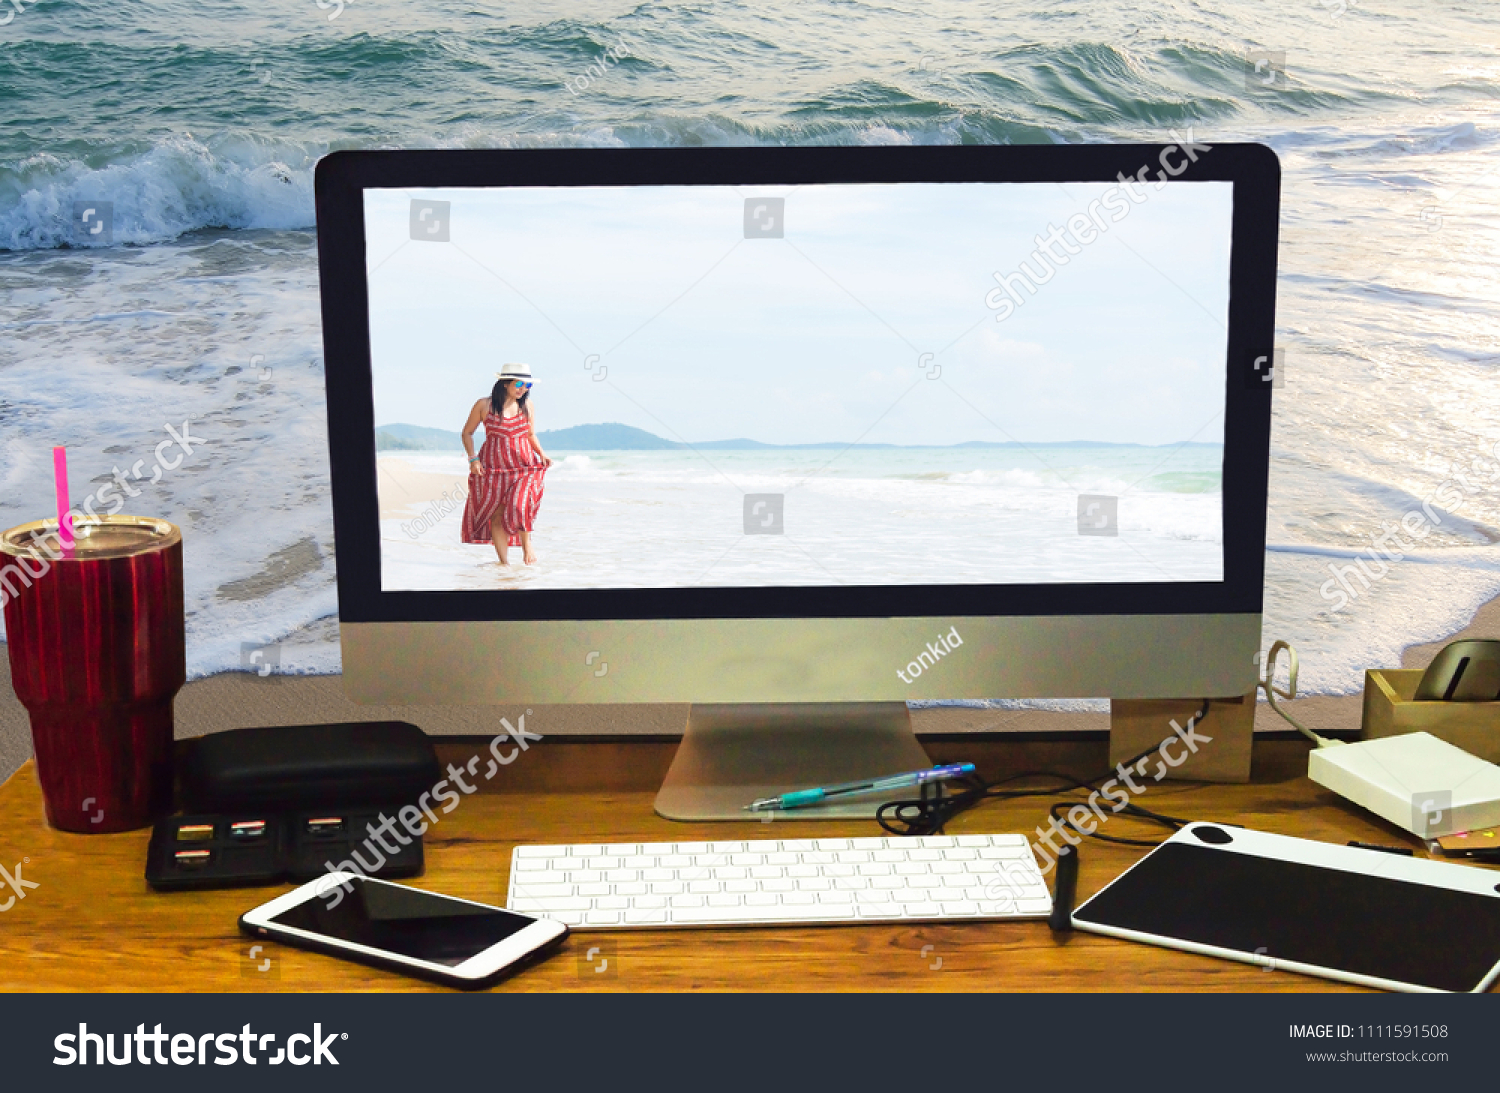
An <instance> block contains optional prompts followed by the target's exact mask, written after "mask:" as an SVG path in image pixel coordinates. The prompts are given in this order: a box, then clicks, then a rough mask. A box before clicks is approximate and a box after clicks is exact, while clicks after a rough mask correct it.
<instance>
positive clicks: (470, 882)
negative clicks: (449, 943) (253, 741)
mask: <svg viewBox="0 0 1500 1093" xmlns="http://www.w3.org/2000/svg"><path fill="white" fill-rule="evenodd" d="M924 743H926V744H927V746H928V750H929V752H931V753H932V755H933V759H934V761H937V762H943V761H951V760H952V758H953V757H954V755H955V754H956V755H957V757H958V758H964V757H972V758H974V759H975V761H977V762H980V769H981V771H983V772H985V773H987V774H989V775H990V776H992V777H993V776H995V775H996V774H998V773H999V772H1001V771H1002V770H1007V769H1008V770H1011V771H1019V770H1025V769H1035V768H1036V767H1038V766H1042V765H1051V766H1063V767H1068V768H1070V769H1078V770H1080V771H1084V770H1088V771H1092V772H1095V773H1097V772H1098V771H1100V770H1102V769H1103V757H1104V752H1105V748H1106V746H1107V745H1106V742H1105V741H1104V740H1103V739H1102V738H1100V739H1088V740H1077V741H1071V742H1069V741H1056V740H1054V741H1044V742H1036V741H1020V740H1012V741H1004V740H1001V741H990V742H976V741H973V740H967V741H959V742H951V741H944V740H942V739H938V740H932V739H928V740H924ZM482 747H483V742H481V741H445V742H443V744H442V745H441V747H440V751H441V754H442V758H443V761H444V762H445V763H446V762H450V761H451V762H461V761H462V759H463V757H464V756H465V755H467V754H471V753H473V752H474V751H476V750H479V749H481V748H482ZM673 747H675V744H674V743H672V742H670V741H660V740H656V741H639V742H621V741H609V742H597V743H590V742H588V741H569V742H567V743H565V744H557V743H553V742H552V741H548V742H547V743H545V744H542V745H534V746H533V748H532V750H531V751H530V752H528V753H527V755H526V756H524V757H523V761H518V762H516V763H515V764H513V766H512V767H511V768H507V772H506V778H505V780H504V781H503V782H501V783H499V784H497V785H495V786H487V787H486V789H487V790H489V791H488V792H480V793H476V794H474V795H473V796H470V797H466V798H464V799H463V801H462V803H461V804H460V805H459V806H458V807H457V808H456V809H455V810H454V811H453V812H452V813H451V814H450V815H447V816H443V817H442V822H441V823H439V824H438V825H437V826H436V827H434V828H433V829H432V830H431V831H430V832H429V833H428V836H427V872H426V874H425V875H424V876H422V877H419V878H416V879H415V880H412V881H409V882H407V883H411V884H413V885H415V886H416V887H419V888H424V889H430V890H432V891H437V892H444V893H448V894H451V895H455V896H461V897H464V898H467V899H473V900H480V901H484V902H489V903H496V904H502V905H503V903H504V901H505V896H506V886H507V884H508V881H509V870H510V857H511V850H512V848H513V847H514V846H515V845H516V844H518V843H567V842H579V843H584V842H610V841H616V842H618V841H634V840H639V841H642V842H645V841H651V842H667V841H682V840H700V839H715V838H718V839H723V838H747V839H749V838H767V837H788V838H806V837H818V836H836V835H871V834H877V833H878V832H877V831H876V830H875V829H874V827H873V825H872V824H870V823H868V822H861V821H818V822H797V823H791V822H777V823H774V824H767V823H761V822H755V821H747V822H745V823H723V824H680V823H673V822H670V821H667V820H663V819H660V818H659V817H657V816H656V815H654V814H653V812H652V811H651V803H652V798H653V795H654V780H655V779H657V778H659V776H660V772H661V771H663V770H664V769H665V764H666V763H667V762H669V761H670V758H671V753H672V749H673ZM960 752H961V754H959V753H960ZM1305 756H1306V746H1305V745H1303V744H1302V743H1300V742H1295V741H1260V742H1258V743H1257V745H1256V771H1255V776H1254V779H1253V780H1252V781H1251V783H1249V784H1248V785H1195V784H1187V783H1181V784H1163V785H1160V786H1157V785H1152V786H1150V787H1149V789H1148V792H1147V794H1145V795H1144V796H1143V797H1142V798H1141V803H1143V804H1146V805H1147V806H1148V807H1152V808H1155V809H1157V810H1159V811H1162V812H1165V813H1167V814H1169V815H1174V816H1180V817H1184V818H1197V819H1213V820H1219V821H1223V822H1228V823H1238V824H1243V825H1245V826H1248V827H1252V828H1256V829H1259V830H1262V831H1271V832H1277V833H1280V834H1286V835H1298V836H1303V837H1307V838H1313V839H1320V840H1326V841H1330V842H1339V843H1342V842H1345V841H1346V840H1349V839H1360V840H1364V841H1370V842H1380V843H1386V844H1405V845H1415V840H1413V839H1412V837H1411V836H1409V835H1407V834H1405V833H1404V832H1401V831H1399V830H1398V829H1396V828H1394V827H1391V826H1389V825H1386V824H1385V823H1384V822H1383V821H1380V820H1377V819H1375V818H1373V817H1370V816H1369V815H1368V814H1365V813H1361V812H1359V811H1358V810H1356V809H1354V808H1353V807H1351V806H1348V805H1346V804H1344V803H1343V802H1341V801H1340V800H1339V799H1338V798H1336V797H1334V796H1333V795H1332V794H1329V793H1327V792H1325V791H1323V790H1321V789H1319V788H1318V787H1317V786H1315V785H1313V784H1312V783H1311V782H1309V781H1308V780H1307V779H1306V777H1304V776H1302V772H1303V771H1305V769H1306V758H1305ZM1057 799H1060V797H1059V796H1058V795H1056V794H1049V795H1046V796H1039V797H1032V798H1023V799H1019V800H1013V801H1003V802H998V801H997V802H989V803H986V804H985V805H984V806H982V807H980V808H978V809H975V810H973V811H971V812H969V813H967V814H965V815H963V816H961V817H960V818H959V819H958V820H956V821H955V822H954V823H953V824H952V825H950V827H949V833H950V834H962V833H965V832H1014V831H1028V832H1029V831H1031V830H1032V829H1033V828H1035V827H1036V826H1037V824H1038V823H1040V822H1041V821H1042V820H1043V818H1044V817H1045V810H1046V806H1047V805H1048V804H1049V803H1050V802H1051V801H1053V800H1057ZM1106 830H1107V831H1109V832H1110V833H1115V834H1135V835H1140V836H1142V837H1145V838H1152V839H1155V838H1158V837H1160V835H1161V832H1160V831H1159V830H1158V829H1155V828H1151V827H1145V826H1142V825H1141V824H1140V823H1138V822H1135V821H1131V820H1127V819H1124V818H1120V817H1114V818H1112V819H1111V820H1110V822H1109V824H1108V826H1107V828H1106ZM149 836H150V832H149V831H135V832H126V833H123V834H116V835H71V834H66V833H63V832H59V831H55V830H52V829H50V828H48V827H47V826H46V824H45V823H44V822H43V819H42V804H41V798H40V792H39V789H38V786H37V782H36V777H35V774H34V771H33V769H32V766H31V764H30V763H28V764H26V765H25V766H24V767H22V768H21V769H20V770H19V771H18V772H17V773H16V774H15V775H14V776H13V777H12V778H10V780H9V781H7V782H6V783H5V784H4V786H3V787H0V864H3V865H4V866H5V867H6V868H7V869H10V868H11V866H12V865H13V864H14V863H17V862H19V863H21V867H22V870H23V876H24V878H25V879H26V880H27V881H31V882H34V883H35V884H36V885H37V887H36V888H35V889H29V890H26V896H25V898H24V899H16V900H15V902H14V904H13V905H12V906H11V907H10V909H9V910H7V911H4V912H0V990H4V991H7V992H16V991H173V992H176V991H278V990H281V991H299V992H308V991H427V990H442V989H444V988H441V987H435V986H430V985H427V984H424V983H422V982H420V981H418V980H414V979H408V978H405V977H403V976H400V975H396V974H392V973H390V972H385V971H380V970H377V969H372V968H365V967H362V966H360V965H358V964H352V963H347V962H344V961H340V960H336V959H333V958H330V957H326V956H320V955H317V954H313V953H307V952H302V951H299V950H296V949H290V948H285V947H283V946H279V945H275V944H271V945H268V946H266V947H265V948H264V950H263V951H262V952H260V953H258V954H257V955H256V958H255V959H254V960H252V959H251V958H250V957H249V956H248V950H249V946H250V945H251V944H252V942H251V941H250V940H249V939H248V938H245V937H243V936H241V934H240V933H239V931H238V927H237V920H238V917H239V915H240V914H241V913H243V912H244V911H246V910H248V909H250V908H251V907H253V906H256V905H258V904H260V903H262V902H264V901H266V900H268V899H270V898H272V897H273V896H275V895H278V894H280V893H281V892H283V891H286V890H288V886H284V885H283V886H275V887H265V888H241V889H230V890H220V891H210V892H198V893H155V892H152V891H150V890H149V889H148V888H147V887H146V882H145V880H144V878H143V875H142V871H143V868H144V863H145V857H146V844H147V842H148V840H149ZM1142 853H1144V851H1143V850H1137V849H1134V848H1129V847H1112V846H1110V845H1108V844H1104V843H1100V842H1098V841H1097V840H1089V841H1088V843H1087V844H1086V845H1085V846H1084V848H1083V853H1082V855H1081V873H1080V878H1079V895H1080V899H1081V898H1084V897H1086V896H1088V895H1090V894H1092V893H1093V892H1095V891H1097V890H1098V889H1099V888H1100V887H1102V886H1103V885H1104V884H1106V883H1107V882H1108V881H1109V880H1111V879H1112V878H1114V877H1115V876H1117V875H1118V874H1119V873H1120V872H1121V871H1122V870H1124V869H1125V867H1126V866H1128V865H1129V864H1130V863H1131V862H1133V861H1135V860H1136V859H1137V858H1138V857H1139V856H1140V855H1141V854H1142ZM11 895H13V893H12V892H11V891H10V890H9V889H8V888H7V890H6V891H4V892H0V903H3V902H4V899H5V898H6V897H8V896H11ZM595 946H600V947H602V950H603V951H602V953H599V954H595V960H594V961H592V962H590V961H588V960H586V959H585V957H586V954H587V952H588V950H589V949H590V948H591V947H595ZM600 957H608V959H609V965H608V967H607V969H606V970H604V971H603V972H602V973H601V972H599V971H595V970H594V969H595V968H596V967H598V966H599V958H600ZM266 958H269V959H270V960H271V966H270V968H269V970H267V971H261V970H260V963H261V961H263V960H264V959H266ZM494 989H496V990H500V991H556V990H565V991H665V990H670V991H678V990H726V991H767V990H774V991H786V990H798V991H854V990H858V991H901V992H911V991H957V990H964V991H969V990H973V991H1180V990H1187V991H1342V990H1351V989H1355V988H1350V987H1347V986H1344V985H1342V984H1338V983H1334V982H1331V981H1327V980H1321V979H1312V978H1306V977H1302V976H1298V975H1294V974H1291V973H1286V972H1281V971H1274V972H1273V971H1266V970H1263V969H1260V968H1256V967H1251V966H1248V965H1243V964H1237V963H1234V962H1231V961H1227V960H1218V959H1213V958H1210V957H1202V956H1195V955H1191V954H1188V953H1181V952H1174V951H1171V950H1167V949H1160V948H1155V947H1152V946H1147V945H1139V944H1132V943H1129V942H1124V941H1118V940H1113V939H1110V938H1104V937H1098V936H1093V935H1089V934H1082V933H1074V934H1071V935H1067V936H1065V937H1064V938H1062V939H1060V938H1059V937H1057V936H1054V935H1053V933H1052V932H1051V931H1050V930H1049V929H1048V927H1047V925H1046V923H1044V922H1003V923H989V922H958V923H947V924H938V925H927V924H918V925H891V924H878V925H854V926H816V927H804V928H794V929H787V928H755V929H748V928H742V929H709V930H704V929H692V930H683V929H677V930H628V931H614V932H603V931H594V932H588V931H582V930H579V931H575V932H574V934H573V935H572V936H570V938H569V939H568V941H567V943H566V946H565V948H564V949H563V950H562V951H561V952H559V953H558V954H557V955H556V956H554V957H552V958H551V959H550V960H547V961H545V962H543V963H541V964H539V965H536V966H534V967H532V968H529V969H527V970H525V971H523V972H522V973H520V974H519V975H517V976H515V977H513V978H511V979H509V980H507V981H505V982H502V983H501V984H499V985H498V986H497V987H496V988H494Z"/></svg>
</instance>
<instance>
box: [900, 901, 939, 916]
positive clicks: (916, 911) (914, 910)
mask: <svg viewBox="0 0 1500 1093" xmlns="http://www.w3.org/2000/svg"><path fill="white" fill-rule="evenodd" d="M901 910H902V911H903V912H904V913H905V915H906V917H907V918H937V917H938V915H940V914H942V913H943V909H942V908H941V907H939V906H938V905H937V904H936V903H931V902H928V903H908V904H905V905H904V906H903V907H902V908H901Z"/></svg>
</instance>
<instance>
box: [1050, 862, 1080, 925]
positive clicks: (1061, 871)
mask: <svg viewBox="0 0 1500 1093" xmlns="http://www.w3.org/2000/svg"><path fill="white" fill-rule="evenodd" d="M1077 895H1078V848H1077V847H1076V846H1065V847H1063V848H1062V849H1061V850H1059V851H1058V852H1057V880H1056V882H1055V885H1054V890H1053V893H1052V917H1051V919H1049V920H1048V921H1049V923H1050V924H1051V926H1052V928H1053V929H1054V930H1059V931H1061V930H1071V929H1072V928H1073V900H1074V899H1075V898H1076V897H1077Z"/></svg>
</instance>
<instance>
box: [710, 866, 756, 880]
mask: <svg viewBox="0 0 1500 1093" xmlns="http://www.w3.org/2000/svg"><path fill="white" fill-rule="evenodd" d="M710 875H711V876H712V877H713V879H714V880H745V879H747V878H748V877H749V876H750V870H748V869H746V868H745V867H744V866H742V865H721V866H719V867H718V868H717V869H715V870H713V871H712V873H711V874H710Z"/></svg>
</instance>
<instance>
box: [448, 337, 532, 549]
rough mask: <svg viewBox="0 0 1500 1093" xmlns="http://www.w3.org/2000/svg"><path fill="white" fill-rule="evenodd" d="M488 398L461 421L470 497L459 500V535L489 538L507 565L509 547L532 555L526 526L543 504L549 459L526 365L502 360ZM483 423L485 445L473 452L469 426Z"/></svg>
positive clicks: (481, 539)
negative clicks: (461, 505) (539, 437)
mask: <svg viewBox="0 0 1500 1093" xmlns="http://www.w3.org/2000/svg"><path fill="white" fill-rule="evenodd" d="M498 375H499V377H500V378H499V380H497V381H496V383H495V387H494V390H492V391H491V392H490V397H489V398H482V399H480V400H479V401H478V402H476V403H475V404H474V408H473V409H472V410H470V411H469V420H468V421H466V422H465V423H464V430H463V441H464V451H466V452H467V453H468V454H469V499H468V501H467V502H466V503H465V505H464V523H463V532H462V536H463V541H464V542H466V543H493V544H494V546H495V553H496V554H497V555H499V557H500V564H501V565H509V564H510V559H509V558H508V557H507V555H508V554H509V552H510V547H513V546H519V547H521V549H522V551H523V552H524V558H525V561H526V564H527V565H531V564H532V563H533V562H535V561H536V552H535V551H534V550H532V549H531V526H532V524H533V522H534V521H535V520H536V513H537V509H539V508H540V507H541V504H542V476H543V475H545V474H546V473H547V468H548V467H550V466H552V460H550V459H548V458H547V453H546V452H544V451H542V445H541V442H540V441H538V440H537V438H536V418H535V417H534V416H533V414H532V410H531V407H530V406H529V405H528V401H529V400H530V398H531V369H530V367H529V366H527V365H524V364H507V365H506V366H505V367H504V368H502V369H501V370H500V372H499V373H498ZM481 422H483V423H484V447H482V448H480V449H479V454H478V455H475V454H474V430H475V429H477V428H479V425H480V423H481Z"/></svg>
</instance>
